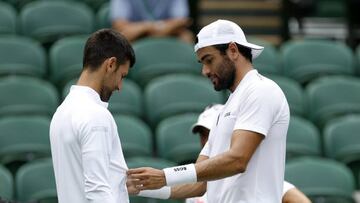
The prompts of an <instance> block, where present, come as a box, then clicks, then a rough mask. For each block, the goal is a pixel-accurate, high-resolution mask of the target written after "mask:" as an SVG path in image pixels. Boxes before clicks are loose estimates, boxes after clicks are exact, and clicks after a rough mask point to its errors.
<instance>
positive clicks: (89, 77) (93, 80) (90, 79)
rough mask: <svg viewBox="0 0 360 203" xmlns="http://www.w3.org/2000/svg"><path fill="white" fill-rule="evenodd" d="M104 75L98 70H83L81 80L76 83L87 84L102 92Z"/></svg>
mask: <svg viewBox="0 0 360 203" xmlns="http://www.w3.org/2000/svg"><path fill="white" fill-rule="evenodd" d="M101 81H102V77H101V75H100V74H99V73H98V72H97V71H93V72H91V71H89V70H84V71H82V73H81V75H80V78H79V80H78V81H77V83H76V85H80V86H87V87H90V88H92V89H93V90H95V91H96V92H97V93H98V94H100V90H101Z"/></svg>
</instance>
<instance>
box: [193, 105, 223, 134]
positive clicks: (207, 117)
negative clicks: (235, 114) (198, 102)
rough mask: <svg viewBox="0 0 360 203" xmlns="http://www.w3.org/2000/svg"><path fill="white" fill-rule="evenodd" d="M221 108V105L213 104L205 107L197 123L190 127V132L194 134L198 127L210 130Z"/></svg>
mask: <svg viewBox="0 0 360 203" xmlns="http://www.w3.org/2000/svg"><path fill="white" fill-rule="evenodd" d="M223 107H224V105H222V104H214V105H211V106H209V107H206V109H205V110H204V111H203V112H202V113H201V114H200V115H199V117H198V120H197V122H196V123H195V124H194V125H193V126H192V127H191V129H192V132H193V133H196V132H197V130H198V128H199V127H204V128H207V129H209V130H210V128H211V126H212V125H213V124H214V122H215V121H216V120H217V117H218V115H219V113H220V111H221V110H222V108H223Z"/></svg>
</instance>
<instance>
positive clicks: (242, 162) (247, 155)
mask: <svg viewBox="0 0 360 203" xmlns="http://www.w3.org/2000/svg"><path fill="white" fill-rule="evenodd" d="M263 139H264V136H263V135H261V134H259V133H256V132H252V131H247V130H235V131H234V132H233V135H232V138H231V145H230V149H229V151H226V152H224V153H221V154H219V155H217V156H215V157H212V158H210V159H207V160H205V161H202V162H199V163H196V164H195V171H196V174H195V176H196V177H195V178H196V180H197V182H201V181H209V180H217V179H221V178H225V177H229V176H232V175H235V174H238V173H243V172H245V170H246V167H247V164H248V162H249V161H250V159H251V157H252V155H253V154H254V152H255V151H256V149H257V147H258V146H259V145H260V143H261V141H262V140H263ZM185 171H189V169H188V168H186V170H185ZM174 173H175V174H173V176H176V174H177V173H178V171H175V172H174ZM128 175H129V177H131V178H134V179H137V180H138V181H137V183H136V185H139V187H141V189H142V190H143V189H158V188H161V187H163V186H165V185H167V184H168V185H169V182H167V181H166V178H165V173H164V171H163V170H157V169H153V168H149V167H144V168H138V169H130V170H129V171H128ZM176 178H178V177H176Z"/></svg>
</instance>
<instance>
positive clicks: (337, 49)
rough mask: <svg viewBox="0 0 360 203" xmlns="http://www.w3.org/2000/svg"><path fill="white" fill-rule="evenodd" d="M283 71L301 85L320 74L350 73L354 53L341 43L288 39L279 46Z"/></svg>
mask: <svg viewBox="0 0 360 203" xmlns="http://www.w3.org/2000/svg"><path fill="white" fill-rule="evenodd" d="M281 56H282V61H283V67H284V74H285V75H287V76H288V77H291V78H294V79H295V80H297V81H299V82H300V83H302V84H306V83H308V82H310V81H311V80H313V79H315V78H317V77H320V76H324V75H339V74H341V75H351V74H353V73H354V67H353V66H354V64H353V62H354V59H353V58H354V56H353V53H352V51H351V49H350V48H349V47H347V46H346V45H345V44H342V43H336V42H333V41H325V40H305V41H289V42H287V43H285V44H283V45H282V46H281Z"/></svg>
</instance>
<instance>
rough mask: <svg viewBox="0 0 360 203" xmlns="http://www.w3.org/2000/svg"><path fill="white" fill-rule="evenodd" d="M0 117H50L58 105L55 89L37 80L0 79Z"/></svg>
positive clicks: (49, 84)
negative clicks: (12, 115)
mask: <svg viewBox="0 0 360 203" xmlns="http://www.w3.org/2000/svg"><path fill="white" fill-rule="evenodd" d="M0 94H1V95H3V97H2V98H1V100H0V115H11V114H17V115H21V114H40V115H48V116H51V115H52V114H53V113H54V112H55V109H56V108H57V105H58V103H59V101H58V100H59V98H58V93H57V91H56V89H55V87H54V86H53V85H52V84H51V83H49V82H47V81H45V80H40V79H38V78H31V77H20V76H15V77H6V78H1V79H0Z"/></svg>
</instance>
